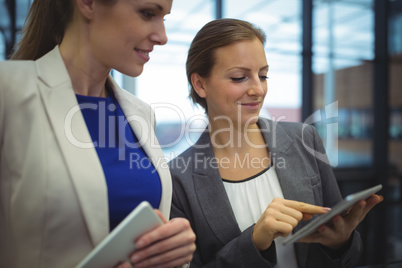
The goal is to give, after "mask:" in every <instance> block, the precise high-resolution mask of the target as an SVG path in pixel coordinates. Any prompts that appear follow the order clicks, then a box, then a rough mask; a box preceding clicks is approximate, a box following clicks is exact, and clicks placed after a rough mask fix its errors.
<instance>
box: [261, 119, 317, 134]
mask: <svg viewBox="0 0 402 268" xmlns="http://www.w3.org/2000/svg"><path fill="white" fill-rule="evenodd" d="M259 121H260V122H259V123H260V127H261V129H262V130H263V131H264V130H267V131H270V132H272V133H276V134H281V133H286V135H288V136H289V137H290V138H303V139H304V138H306V137H307V138H310V137H313V136H314V135H315V133H316V128H315V127H314V126H313V125H309V124H305V123H300V122H285V121H272V120H270V119H266V118H260V119H259Z"/></svg>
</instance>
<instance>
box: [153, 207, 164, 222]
mask: <svg viewBox="0 0 402 268" xmlns="http://www.w3.org/2000/svg"><path fill="white" fill-rule="evenodd" d="M154 211H155V213H156V214H157V215H158V216H159V218H161V220H162V221H163V223H167V220H166V219H165V217H164V216H163V214H162V212H160V211H159V210H158V209H154Z"/></svg>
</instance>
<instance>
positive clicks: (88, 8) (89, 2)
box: [75, 0, 95, 19]
mask: <svg viewBox="0 0 402 268" xmlns="http://www.w3.org/2000/svg"><path fill="white" fill-rule="evenodd" d="M75 2H76V4H77V8H78V10H79V12H80V13H81V14H82V16H84V17H85V18H87V19H91V18H92V17H93V14H94V9H95V0H75Z"/></svg>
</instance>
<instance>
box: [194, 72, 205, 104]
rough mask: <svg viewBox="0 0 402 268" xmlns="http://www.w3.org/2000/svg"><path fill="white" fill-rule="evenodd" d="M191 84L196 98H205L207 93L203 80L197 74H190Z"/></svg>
mask: <svg viewBox="0 0 402 268" xmlns="http://www.w3.org/2000/svg"><path fill="white" fill-rule="evenodd" d="M191 84H192V85H193V88H194V90H195V92H197V94H198V96H200V97H201V98H205V97H206V96H207V92H206V91H205V80H204V78H202V77H201V76H200V75H199V74H197V73H192V74H191Z"/></svg>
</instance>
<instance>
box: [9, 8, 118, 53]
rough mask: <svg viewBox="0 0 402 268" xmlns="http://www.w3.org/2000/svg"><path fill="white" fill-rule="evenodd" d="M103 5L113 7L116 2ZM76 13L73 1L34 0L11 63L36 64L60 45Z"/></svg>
mask: <svg viewBox="0 0 402 268" xmlns="http://www.w3.org/2000/svg"><path fill="white" fill-rule="evenodd" d="M100 2H101V3H103V4H109V5H112V4H113V3H115V2H116V0H101V1H100ZM74 10H75V3H74V0H34V1H33V3H32V5H31V8H30V9H29V12H28V15H27V17H26V20H25V23H24V28H23V30H22V32H21V34H22V38H21V39H20V41H19V42H18V44H17V45H16V46H15V47H14V53H13V55H12V56H11V59H20V60H36V59H38V58H40V57H42V56H43V55H45V54H46V53H47V52H49V51H50V50H52V49H53V48H54V47H55V46H56V45H60V43H61V41H62V40H63V37H64V32H65V30H66V29H67V26H68V25H69V23H70V22H71V21H72V19H73V16H74Z"/></svg>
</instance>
